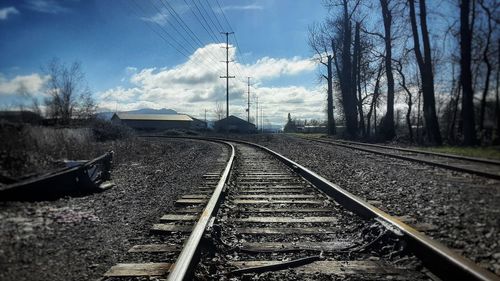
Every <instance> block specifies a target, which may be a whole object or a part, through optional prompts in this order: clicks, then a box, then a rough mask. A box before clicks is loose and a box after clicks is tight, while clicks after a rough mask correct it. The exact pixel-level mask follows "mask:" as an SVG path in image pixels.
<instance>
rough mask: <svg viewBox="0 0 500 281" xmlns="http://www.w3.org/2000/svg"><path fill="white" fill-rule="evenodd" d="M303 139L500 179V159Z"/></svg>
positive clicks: (348, 142) (349, 142) (350, 142)
mask: <svg viewBox="0 0 500 281" xmlns="http://www.w3.org/2000/svg"><path fill="white" fill-rule="evenodd" d="M303 139H306V140H309V141H314V142H319V143H325V144H330V145H336V146H340V147H346V148H350V149H356V150H360V151H364V152H369V153H375V154H379V155H383V156H388V157H393V158H398V159H403V160H409V161H413V162H419V163H423V164H428V165H432V166H436V167H441V168H445V169H449V170H454V171H458V172H465V173H470V174H475V175H479V176H483V177H487V178H492V179H497V180H500V161H497V160H491V159H482V158H475V157H467V156H460V155H453V154H446V153H437V152H429V151H422V150H416V149H408V148H400V147H393V146H385V145H378V144H369V143H360V142H353V141H344V140H323V139H316V138H309V137H303Z"/></svg>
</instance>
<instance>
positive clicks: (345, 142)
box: [304, 137, 500, 166]
mask: <svg viewBox="0 0 500 281" xmlns="http://www.w3.org/2000/svg"><path fill="white" fill-rule="evenodd" d="M304 139H308V140H315V139H312V138H306V137H304ZM317 141H321V142H328V143H344V144H351V145H359V146H369V147H377V148H382V149H392V150H397V151H404V152H412V153H418V154H424V155H432V156H439V157H446V158H451V159H457V160H466V161H471V162H478V163H485V164H491V165H499V166H500V161H498V160H493V159H486V158H478V157H470V156H462V155H454V154H448V153H441V152H431V151H425V150H418V149H411V148H404V147H394V146H387V145H380V144H372V143H363V142H356V141H345V140H331V141H328V140H317Z"/></svg>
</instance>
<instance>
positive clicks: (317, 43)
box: [309, 25, 336, 135]
mask: <svg viewBox="0 0 500 281" xmlns="http://www.w3.org/2000/svg"><path fill="white" fill-rule="evenodd" d="M326 34H327V33H326V32H325V30H324V26H323V27H318V26H317V25H313V26H311V27H310V28H309V46H310V47H311V48H312V49H313V50H314V51H315V52H316V55H317V61H318V62H319V63H320V64H322V65H323V66H325V67H326V72H327V75H324V74H322V75H321V76H322V77H323V78H324V79H326V83H327V118H328V119H327V120H328V126H327V130H328V134H329V135H335V134H336V127H335V116H334V112H333V73H332V61H333V56H332V54H329V53H328V46H329V41H331V40H333V39H331V38H329V37H328V36H327V35H326Z"/></svg>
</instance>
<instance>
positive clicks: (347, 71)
mask: <svg viewBox="0 0 500 281" xmlns="http://www.w3.org/2000/svg"><path fill="white" fill-rule="evenodd" d="M343 6H344V16H343V40H342V78H343V79H342V81H341V88H342V100H343V102H344V104H343V106H344V115H345V120H346V130H347V134H348V136H349V137H350V138H355V137H356V135H357V130H358V112H357V110H356V95H355V93H353V92H352V88H353V87H352V86H351V79H352V72H351V71H352V62H351V42H352V31H351V20H350V18H349V12H348V2H347V0H344V1H343Z"/></svg>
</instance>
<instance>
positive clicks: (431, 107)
mask: <svg viewBox="0 0 500 281" xmlns="http://www.w3.org/2000/svg"><path fill="white" fill-rule="evenodd" d="M408 2H409V4H410V22H411V29H412V33H413V43H414V44H413V50H414V52H415V57H416V59H417V64H418V68H419V70H420V77H421V82H422V96H423V103H424V106H423V110H424V119H425V130H426V133H427V134H426V135H427V139H428V141H429V142H430V143H432V144H435V145H441V143H442V139H441V132H440V131H439V123H438V119H437V115H436V100H435V95H434V75H433V67H432V57H431V45H430V40H429V31H428V29H427V10H426V5H425V0H421V1H420V32H421V33H422V34H421V36H422V42H423V48H424V54H423V56H422V53H421V51H420V39H419V37H420V36H419V32H418V29H417V19H416V15H415V0H408Z"/></svg>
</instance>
